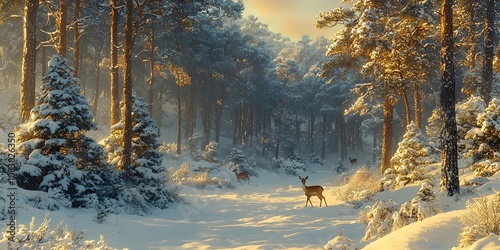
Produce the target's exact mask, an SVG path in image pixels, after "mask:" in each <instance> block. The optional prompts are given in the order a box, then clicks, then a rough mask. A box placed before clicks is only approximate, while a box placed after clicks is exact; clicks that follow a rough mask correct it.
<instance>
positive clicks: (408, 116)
mask: <svg viewBox="0 0 500 250" xmlns="http://www.w3.org/2000/svg"><path fill="white" fill-rule="evenodd" d="M403 100H404V103H405V113H406V125H407V126H408V124H410V122H411V112H410V101H409V100H408V93H406V90H404V91H403ZM405 129H406V127H405Z"/></svg>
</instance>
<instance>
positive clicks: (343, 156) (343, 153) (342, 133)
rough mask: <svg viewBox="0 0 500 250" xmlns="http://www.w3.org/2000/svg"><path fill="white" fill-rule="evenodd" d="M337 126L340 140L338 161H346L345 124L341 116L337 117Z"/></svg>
mask: <svg viewBox="0 0 500 250" xmlns="http://www.w3.org/2000/svg"><path fill="white" fill-rule="evenodd" d="M337 119H338V124H339V139H340V160H341V161H344V160H346V159H347V135H346V122H345V121H344V116H343V115H342V114H338V115H337Z"/></svg>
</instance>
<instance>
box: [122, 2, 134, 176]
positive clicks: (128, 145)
mask: <svg viewBox="0 0 500 250" xmlns="http://www.w3.org/2000/svg"><path fill="white" fill-rule="evenodd" d="M125 7H126V11H127V15H126V18H125V40H124V45H125V48H124V55H123V56H124V60H123V61H124V79H123V102H124V104H125V108H124V112H123V113H124V114H123V116H124V117H123V124H124V126H123V156H122V164H123V166H122V169H123V170H124V171H125V178H126V179H129V178H130V176H131V167H132V166H131V158H132V47H133V40H132V14H133V11H134V4H133V0H127V1H126V3H125Z"/></svg>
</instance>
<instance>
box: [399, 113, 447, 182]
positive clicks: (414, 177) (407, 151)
mask: <svg viewBox="0 0 500 250" xmlns="http://www.w3.org/2000/svg"><path fill="white" fill-rule="evenodd" d="M438 161H439V155H438V152H437V151H436V150H435V149H434V148H433V147H432V146H430V145H429V144H428V143H427V141H426V139H425V138H424V135H423V134H422V133H421V132H420V129H419V128H418V127H417V125H416V124H415V123H414V122H411V123H410V124H408V126H406V133H405V134H404V136H403V141H401V142H400V143H399V147H398V149H397V151H396V153H395V154H394V156H393V157H392V159H391V165H392V168H393V169H394V174H395V175H396V187H401V186H405V185H406V184H408V183H412V182H414V181H418V180H425V179H427V178H428V176H427V172H426V171H425V167H426V166H427V165H429V164H432V163H436V162H438Z"/></svg>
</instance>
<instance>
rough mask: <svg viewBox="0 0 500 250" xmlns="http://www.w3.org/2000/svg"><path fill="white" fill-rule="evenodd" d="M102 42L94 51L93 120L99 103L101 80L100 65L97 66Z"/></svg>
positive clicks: (95, 117)
mask: <svg viewBox="0 0 500 250" xmlns="http://www.w3.org/2000/svg"><path fill="white" fill-rule="evenodd" d="M102 47H103V46H102V44H101V45H99V50H98V51H96V52H97V55H96V62H95V65H96V70H97V73H96V79H95V86H94V107H93V108H94V122H95V121H96V120H97V107H98V103H99V85H100V80H101V67H99V64H100V62H101V56H102Z"/></svg>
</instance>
